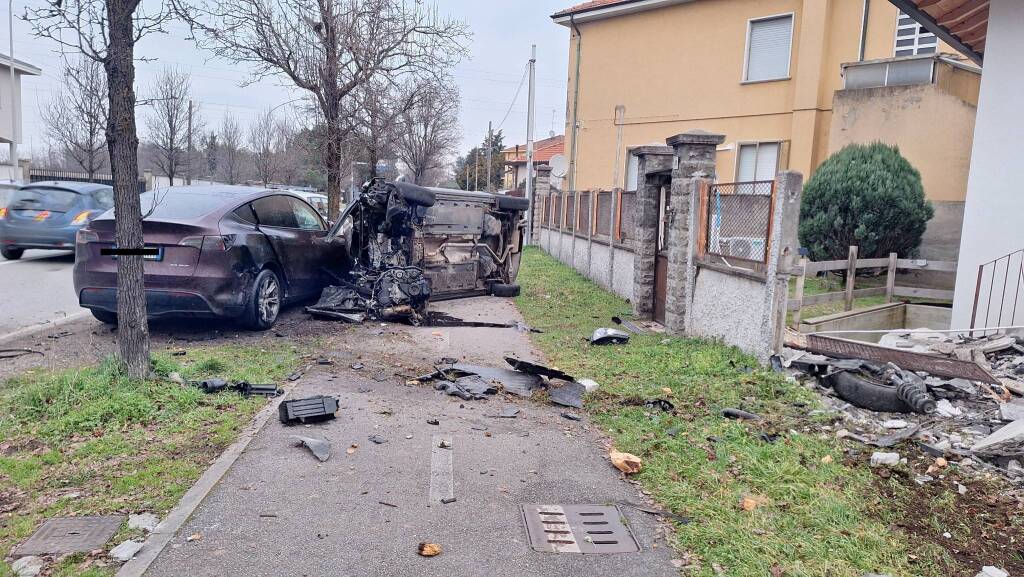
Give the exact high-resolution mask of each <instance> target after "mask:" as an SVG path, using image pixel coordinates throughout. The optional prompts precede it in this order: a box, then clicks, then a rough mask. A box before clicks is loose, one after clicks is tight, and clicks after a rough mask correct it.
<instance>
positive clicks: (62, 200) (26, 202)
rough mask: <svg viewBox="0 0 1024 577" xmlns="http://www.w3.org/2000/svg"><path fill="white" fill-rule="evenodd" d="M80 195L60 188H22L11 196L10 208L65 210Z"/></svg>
mask: <svg viewBox="0 0 1024 577" xmlns="http://www.w3.org/2000/svg"><path fill="white" fill-rule="evenodd" d="M79 198H80V195H79V194H78V193H77V192H72V191H70V190H64V189H60V188H44V187H39V188H23V189H21V190H18V191H17V192H15V193H14V195H13V196H12V198H11V203H10V204H11V210H50V211H54V212H67V211H69V210H71V208H72V207H74V206H75V203H76V202H78V199H79Z"/></svg>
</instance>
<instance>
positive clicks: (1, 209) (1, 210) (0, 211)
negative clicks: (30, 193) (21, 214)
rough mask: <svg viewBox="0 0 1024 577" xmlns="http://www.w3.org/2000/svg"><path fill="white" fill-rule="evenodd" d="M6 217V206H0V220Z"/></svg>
mask: <svg viewBox="0 0 1024 577" xmlns="http://www.w3.org/2000/svg"><path fill="white" fill-rule="evenodd" d="M5 218H7V207H6V206H0V220H3V219H5Z"/></svg>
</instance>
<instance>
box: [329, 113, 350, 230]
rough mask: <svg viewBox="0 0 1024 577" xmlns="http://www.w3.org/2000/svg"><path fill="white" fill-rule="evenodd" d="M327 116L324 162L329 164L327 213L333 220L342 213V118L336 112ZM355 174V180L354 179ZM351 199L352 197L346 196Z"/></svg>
mask: <svg viewBox="0 0 1024 577" xmlns="http://www.w3.org/2000/svg"><path fill="white" fill-rule="evenodd" d="M325 116H327V119H326V120H327V143H326V144H327V146H326V150H324V164H326V165H327V215H328V218H329V219H331V220H332V221H334V220H337V219H338V215H340V214H341V129H340V128H339V124H340V119H339V118H338V116H337V113H336V112H335V116H334V117H333V118H331V117H330V115H329V114H328V115H325ZM354 178H355V177H354V176H353V180H354ZM346 200H348V201H350V202H351V200H352V199H350V198H346Z"/></svg>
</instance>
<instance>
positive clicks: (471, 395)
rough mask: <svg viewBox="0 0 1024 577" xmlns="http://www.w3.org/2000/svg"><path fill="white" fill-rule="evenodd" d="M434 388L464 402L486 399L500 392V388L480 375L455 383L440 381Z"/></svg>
mask: <svg viewBox="0 0 1024 577" xmlns="http://www.w3.org/2000/svg"><path fill="white" fill-rule="evenodd" d="M434 388H435V389H437V390H439V391H444V392H446V393H448V394H449V395H451V396H453V397H459V398H460V399H462V400H464V401H474V400H480V399H486V398H487V395H493V394H495V393H497V392H498V388H497V387H496V386H494V385H492V384H490V383H488V382H487V381H485V380H483V379H482V378H480V376H479V375H465V376H461V377H458V378H456V379H455V380H454V381H438V383H437V384H435V385H434Z"/></svg>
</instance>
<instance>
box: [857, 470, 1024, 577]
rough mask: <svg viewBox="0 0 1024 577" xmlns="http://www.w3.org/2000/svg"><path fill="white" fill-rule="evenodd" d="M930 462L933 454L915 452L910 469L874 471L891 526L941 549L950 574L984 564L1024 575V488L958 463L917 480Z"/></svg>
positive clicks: (966, 576)
mask: <svg viewBox="0 0 1024 577" xmlns="http://www.w3.org/2000/svg"><path fill="white" fill-rule="evenodd" d="M932 464H933V459H932V458H931V457H928V456H926V455H918V456H914V457H911V461H910V463H908V468H909V471H907V470H901V469H897V470H892V471H890V470H889V469H885V468H879V469H876V470H875V471H874V472H875V474H876V476H877V483H876V485H877V487H878V491H879V493H880V494H881V495H882V496H883V497H884V501H885V502H886V503H887V507H888V508H889V511H887V512H888V513H890V514H891V513H892V512H893V511H895V512H896V514H895V515H894V517H895V518H896V519H897V521H895V522H894V523H893V529H896V530H900V531H903V532H905V533H907V534H909V535H910V536H911V537H912V539H913V540H914V541H917V542H919V543H921V544H922V545H923V544H926V543H927V544H932V545H935V546H936V547H939V548H941V549H944V550H945V551H946V553H947V555H948V563H946V567H945V569H946V574H947V575H950V576H951V577H953V576H957V577H959V576H963V577H974V576H975V575H977V574H978V571H980V570H981V568H982V567H984V566H986V565H992V566H995V567H998V568H1000V569H1003V570H1004V571H1007V572H1009V573H1010V574H1011V575H1020V574H1024V530H1022V529H1024V527H1022V526H1021V525H1020V521H1017V522H1015V521H1014V519H1015V518H1017V519H1019V517H1020V515H1021V514H1022V512H1024V492H1022V491H1021V490H1020V489H1015V488H1013V487H1010V486H1009V485H1008V483H1006V482H1005V481H1003V480H1001V479H995V478H992V479H984V478H981V479H979V478H976V477H973V476H970V475H967V474H964V472H963V471H960V470H959V469H958V467H956V466H952V467H949V468H946V469H944V470H943V472H942V473H941V474H940V473H937V472H935V471H933V475H932V476H934V477H935V479H934V480H932V481H927V482H925V483H923V484H918V483H917V482H916V481H915V479H917V476H918V475H920V474H924V473H925V472H926V470H927V469H928V467H929V465H932ZM862 465H863V466H867V463H863V464H862ZM960 486H962V487H964V489H960ZM961 492H962V494H961ZM947 535H948V536H947ZM940 562H941V561H940Z"/></svg>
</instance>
